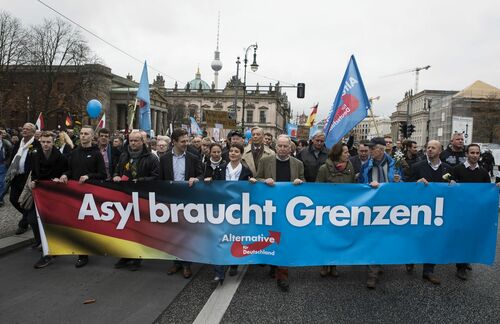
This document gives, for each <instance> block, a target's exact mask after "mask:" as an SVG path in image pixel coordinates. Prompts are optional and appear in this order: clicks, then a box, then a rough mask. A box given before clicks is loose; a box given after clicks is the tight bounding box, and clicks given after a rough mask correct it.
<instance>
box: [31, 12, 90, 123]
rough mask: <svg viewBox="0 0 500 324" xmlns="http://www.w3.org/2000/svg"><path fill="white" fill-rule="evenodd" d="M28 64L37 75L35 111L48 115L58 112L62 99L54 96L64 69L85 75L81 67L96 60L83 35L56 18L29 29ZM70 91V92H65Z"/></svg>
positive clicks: (34, 100) (34, 99)
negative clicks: (36, 104)
mask: <svg viewBox="0 0 500 324" xmlns="http://www.w3.org/2000/svg"><path fill="white" fill-rule="evenodd" d="M28 49H29V50H28V55H29V62H30V64H31V65H32V66H33V68H34V69H35V70H36V71H37V72H39V73H37V75H38V76H39V78H41V79H40V80H38V82H36V84H37V94H36V96H37V98H33V100H32V102H37V103H38V106H39V107H38V109H37V110H41V111H44V112H46V114H50V113H52V112H53V111H56V110H58V109H59V108H60V106H61V103H62V102H63V101H64V98H61V97H60V95H59V97H56V96H54V91H53V90H54V87H55V82H56V81H57V80H58V77H59V76H60V74H61V73H62V72H63V71H68V70H67V69H64V68H65V67H68V66H71V67H72V68H73V69H74V71H72V72H74V73H75V72H76V73H84V72H83V69H82V67H83V66H84V65H85V64H87V63H93V62H94V61H95V57H94V56H91V55H92V53H91V50H90V48H89V47H88V45H87V42H86V40H85V39H84V38H83V37H82V35H81V34H80V33H79V31H77V30H76V29H74V28H73V27H72V26H71V25H70V24H69V23H67V22H65V21H63V20H61V19H59V18H56V19H52V20H45V21H44V22H43V23H41V24H40V25H35V26H32V27H31V28H30V29H29V37H28ZM68 90H69V89H68Z"/></svg>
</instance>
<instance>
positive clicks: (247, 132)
mask: <svg viewBox="0 0 500 324" xmlns="http://www.w3.org/2000/svg"><path fill="white" fill-rule="evenodd" d="M251 137H252V131H251V130H249V129H248V130H247V131H246V132H245V138H246V139H247V140H249V139H250V138H251Z"/></svg>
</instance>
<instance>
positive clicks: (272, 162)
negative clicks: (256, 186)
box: [255, 156, 305, 181]
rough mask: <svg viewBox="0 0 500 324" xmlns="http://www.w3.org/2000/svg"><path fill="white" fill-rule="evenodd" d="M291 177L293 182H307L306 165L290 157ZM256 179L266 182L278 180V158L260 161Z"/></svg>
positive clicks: (266, 158)
mask: <svg viewBox="0 0 500 324" xmlns="http://www.w3.org/2000/svg"><path fill="white" fill-rule="evenodd" d="M290 176H291V177H290V178H291V181H293V180H295V179H300V180H302V181H305V179H304V164H303V163H302V161H300V160H298V159H296V158H294V157H292V156H291V157H290ZM255 178H257V180H266V179H267V178H272V179H273V180H276V156H267V157H265V158H261V159H260V163H259V169H258V170H257V175H256V177H255Z"/></svg>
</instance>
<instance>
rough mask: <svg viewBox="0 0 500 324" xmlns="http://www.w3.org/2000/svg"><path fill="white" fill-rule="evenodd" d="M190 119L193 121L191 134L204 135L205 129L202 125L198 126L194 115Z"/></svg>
mask: <svg viewBox="0 0 500 324" xmlns="http://www.w3.org/2000/svg"><path fill="white" fill-rule="evenodd" d="M189 121H190V122H191V135H203V131H202V130H201V128H200V126H198V123H197V122H196V120H195V119H194V117H189Z"/></svg>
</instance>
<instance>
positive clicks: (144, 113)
mask: <svg viewBox="0 0 500 324" xmlns="http://www.w3.org/2000/svg"><path fill="white" fill-rule="evenodd" d="M137 99H138V101H139V107H140V111H139V128H140V129H142V130H143V131H145V132H146V133H148V134H149V133H150V132H151V109H150V107H149V103H150V99H149V78H148V66H147V64H146V61H144V68H143V69H142V75H141V83H140V84H139V89H137Z"/></svg>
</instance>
